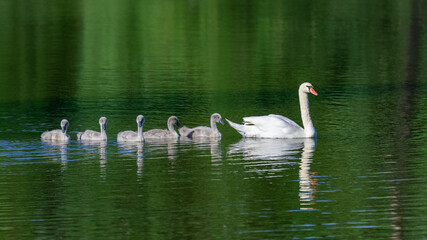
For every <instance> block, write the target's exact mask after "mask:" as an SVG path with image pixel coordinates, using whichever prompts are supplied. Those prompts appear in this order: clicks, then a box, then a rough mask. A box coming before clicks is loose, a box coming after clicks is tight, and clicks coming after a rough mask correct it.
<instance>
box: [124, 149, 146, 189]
mask: <svg viewBox="0 0 427 240" xmlns="http://www.w3.org/2000/svg"><path fill="white" fill-rule="evenodd" d="M118 145H119V148H121V149H122V150H123V151H125V152H127V153H126V154H125V155H129V156H133V155H134V152H136V166H137V168H136V176H137V179H138V181H141V179H142V176H143V172H144V143H142V142H122V143H118Z"/></svg>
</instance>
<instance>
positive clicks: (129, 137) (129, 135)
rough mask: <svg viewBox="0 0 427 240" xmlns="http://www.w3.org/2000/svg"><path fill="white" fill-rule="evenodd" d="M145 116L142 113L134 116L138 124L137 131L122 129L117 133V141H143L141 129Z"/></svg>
mask: <svg viewBox="0 0 427 240" xmlns="http://www.w3.org/2000/svg"><path fill="white" fill-rule="evenodd" d="M144 122H145V118H144V116H142V115H138V116H137V117H136V124H137V125H138V131H137V132H134V131H123V132H119V134H117V141H121V142H143V141H144V136H143V134H142V129H143V126H144Z"/></svg>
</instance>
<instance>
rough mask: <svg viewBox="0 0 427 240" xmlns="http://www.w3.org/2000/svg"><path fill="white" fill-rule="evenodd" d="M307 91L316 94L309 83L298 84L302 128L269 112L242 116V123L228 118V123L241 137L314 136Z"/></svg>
mask: <svg viewBox="0 0 427 240" xmlns="http://www.w3.org/2000/svg"><path fill="white" fill-rule="evenodd" d="M308 93H311V94H313V95H315V96H317V93H316V91H314V88H313V85H311V83H308V82H306V83H303V84H301V85H300V86H299V90H298V95H299V103H300V108H301V118H302V124H303V125H304V128H302V127H300V126H299V125H298V124H296V123H295V122H294V121H292V120H291V119H289V118H287V117H284V116H280V115H275V114H270V115H268V116H258V117H244V118H243V125H241V124H237V123H234V122H232V121H230V120H228V119H226V120H227V121H228V123H229V124H230V126H232V127H233V128H234V129H236V130H237V131H238V132H239V133H240V134H242V136H243V137H254V138H315V137H316V135H317V133H316V129H315V128H314V125H313V122H312V121H311V117H310V108H309V106H308Z"/></svg>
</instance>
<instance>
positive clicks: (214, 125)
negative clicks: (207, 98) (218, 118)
mask: <svg viewBox="0 0 427 240" xmlns="http://www.w3.org/2000/svg"><path fill="white" fill-rule="evenodd" d="M211 128H212V130H214V131H216V132H218V127H217V126H216V122H215V119H211Z"/></svg>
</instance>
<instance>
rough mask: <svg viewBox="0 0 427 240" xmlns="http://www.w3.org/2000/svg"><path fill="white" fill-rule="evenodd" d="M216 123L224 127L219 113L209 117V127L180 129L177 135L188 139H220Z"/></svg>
mask: <svg viewBox="0 0 427 240" xmlns="http://www.w3.org/2000/svg"><path fill="white" fill-rule="evenodd" d="M217 123H221V124H222V125H224V122H223V121H222V117H221V115H220V114H219V113H214V114H212V116H211V127H205V126H200V127H195V128H188V127H182V128H180V129H179V134H181V136H184V137H188V138H221V133H220V132H219V130H218V128H217V126H216V124H217Z"/></svg>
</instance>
